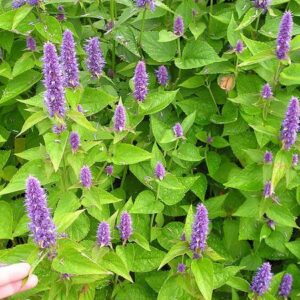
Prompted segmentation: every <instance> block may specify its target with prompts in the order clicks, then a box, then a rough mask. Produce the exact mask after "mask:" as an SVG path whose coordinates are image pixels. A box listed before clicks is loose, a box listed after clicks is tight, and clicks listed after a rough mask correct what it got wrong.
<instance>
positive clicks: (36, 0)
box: [27, 0, 40, 6]
mask: <svg viewBox="0 0 300 300" xmlns="http://www.w3.org/2000/svg"><path fill="white" fill-rule="evenodd" d="M39 2H40V1H39V0H27V3H28V4H29V5H31V6H36V5H39Z"/></svg>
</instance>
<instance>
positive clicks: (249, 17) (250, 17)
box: [235, 7, 262, 31]
mask: <svg viewBox="0 0 300 300" xmlns="http://www.w3.org/2000/svg"><path fill="white" fill-rule="evenodd" d="M261 12H262V10H259V9H256V8H255V7H251V8H250V9H249V10H248V11H247V12H246V14H245V15H244V18H243V20H242V21H241V23H240V24H239V26H238V27H237V28H236V29H235V30H236V31H237V30H242V29H243V28H245V27H247V26H248V25H250V24H251V23H252V22H253V21H254V20H255V19H256V18H258V16H259V15H260V14H261Z"/></svg>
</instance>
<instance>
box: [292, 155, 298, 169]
mask: <svg viewBox="0 0 300 300" xmlns="http://www.w3.org/2000/svg"><path fill="white" fill-rule="evenodd" d="M298 162H299V155H298V154H293V158H292V166H293V167H297V166H298Z"/></svg>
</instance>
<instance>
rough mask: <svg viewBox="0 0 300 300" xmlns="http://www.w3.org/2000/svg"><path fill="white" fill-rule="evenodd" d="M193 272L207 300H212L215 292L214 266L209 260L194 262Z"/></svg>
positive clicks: (203, 259) (202, 259)
mask: <svg viewBox="0 0 300 300" xmlns="http://www.w3.org/2000/svg"><path fill="white" fill-rule="evenodd" d="M192 272H193V274H194V276H195V279H196V283H197V286H198V288H199V290H200V292H201V294H202V296H203V297H204V299H205V300H211V299H212V292H213V285H214V282H213V274H214V269H213V264H212V262H211V261H210V260H209V259H208V258H201V259H198V260H193V261H192Z"/></svg>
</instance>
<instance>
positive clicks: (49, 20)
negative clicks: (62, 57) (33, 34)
mask: <svg viewBox="0 0 300 300" xmlns="http://www.w3.org/2000/svg"><path fill="white" fill-rule="evenodd" d="M40 17H41V21H40V22H39V23H37V24H36V25H35V29H36V30H37V31H38V33H39V34H40V35H41V36H42V37H43V38H44V40H45V41H50V42H53V43H60V42H61V38H62V34H61V26H60V23H59V21H57V19H56V18H55V17H52V16H47V15H41V16H40Z"/></svg>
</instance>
